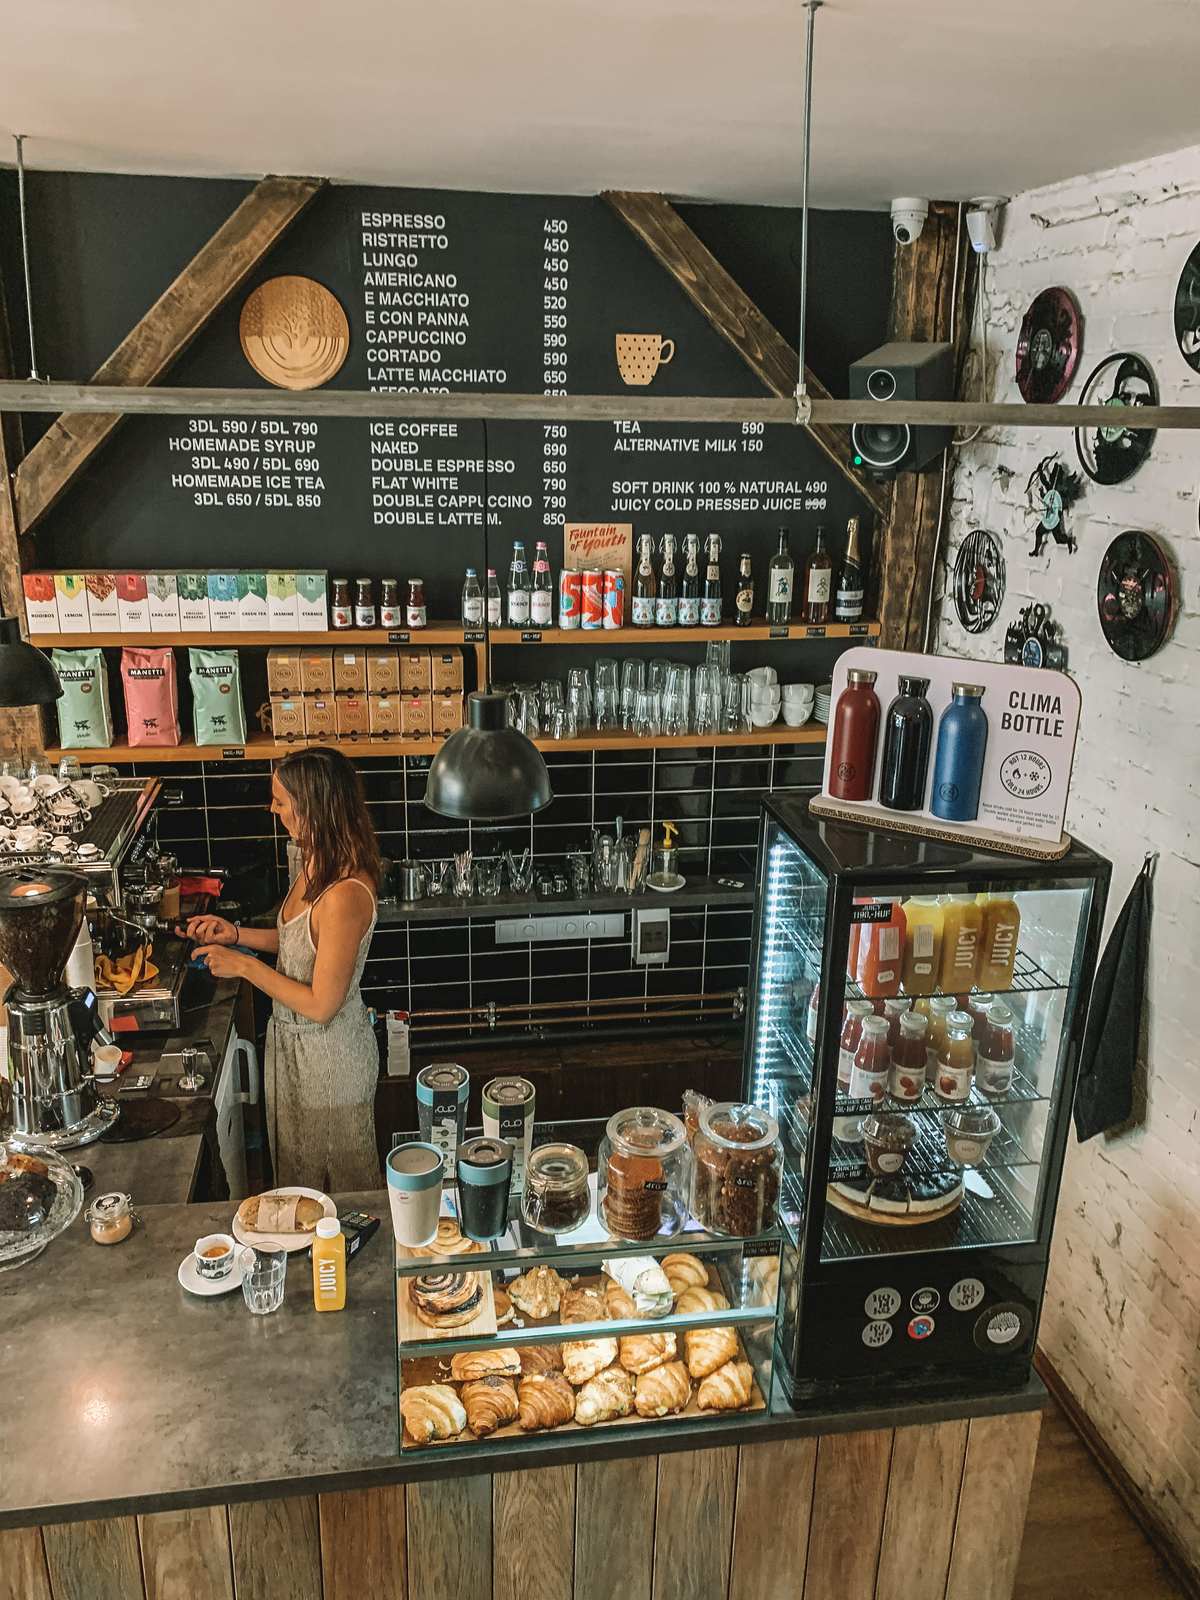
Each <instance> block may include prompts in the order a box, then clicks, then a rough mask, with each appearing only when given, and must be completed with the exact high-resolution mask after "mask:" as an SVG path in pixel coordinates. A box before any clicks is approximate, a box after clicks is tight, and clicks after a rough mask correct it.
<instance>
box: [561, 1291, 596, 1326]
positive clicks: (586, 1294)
mask: <svg viewBox="0 0 1200 1600" xmlns="http://www.w3.org/2000/svg"><path fill="white" fill-rule="evenodd" d="M558 1320H559V1321H560V1322H562V1323H569V1322H607V1321H608V1307H607V1305H606V1304H605V1303H604V1295H603V1293H602V1292H601V1291H600V1290H599V1289H564V1290H563V1296H562V1299H561V1300H560V1301H559V1303H558Z"/></svg>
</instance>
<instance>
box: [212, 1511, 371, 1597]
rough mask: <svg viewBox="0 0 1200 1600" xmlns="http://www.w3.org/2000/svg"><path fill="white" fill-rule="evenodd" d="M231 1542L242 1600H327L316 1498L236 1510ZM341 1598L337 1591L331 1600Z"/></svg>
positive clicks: (236, 1586)
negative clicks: (322, 1593)
mask: <svg viewBox="0 0 1200 1600" xmlns="http://www.w3.org/2000/svg"><path fill="white" fill-rule="evenodd" d="M325 1498H326V1500H327V1501H328V1500H330V1499H333V1498H335V1497H334V1496H331V1495H327V1496H326V1497H325ZM337 1498H339V1499H349V1496H348V1495H343V1496H338V1497H337ZM229 1542H230V1545H231V1547H232V1550H233V1581H234V1590H235V1593H236V1594H237V1600H322V1595H321V1519H320V1511H319V1509H318V1505H317V1497H316V1495H315V1494H298V1495H293V1496H292V1497H291V1498H290V1499H288V1500H247V1501H245V1502H243V1503H242V1504H241V1505H233V1506H230V1508H229ZM401 1544H402V1545H403V1541H401ZM401 1559H403V1549H401ZM335 1592H336V1591H334V1590H333V1589H332V1588H331V1590H330V1600H333V1596H334V1594H335ZM380 1592H381V1593H382V1591H380Z"/></svg>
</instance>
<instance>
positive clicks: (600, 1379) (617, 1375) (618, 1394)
mask: <svg viewBox="0 0 1200 1600" xmlns="http://www.w3.org/2000/svg"><path fill="white" fill-rule="evenodd" d="M632 1410H633V1379H632V1378H631V1377H630V1376H629V1374H628V1373H627V1372H622V1371H621V1369H620V1367H608V1368H607V1369H606V1370H605V1371H604V1372H598V1373H597V1374H596V1376H595V1377H594V1378H589V1379H588V1381H587V1382H586V1383H585V1384H584V1386H583V1388H582V1389H580V1391H579V1393H578V1394H577V1395H576V1396H575V1421H576V1422H577V1423H578V1424H579V1426H580V1427H581V1428H590V1427H591V1426H592V1425H593V1424H594V1423H597V1422H610V1421H611V1420H612V1419H613V1418H614V1417H627V1416H628V1415H629V1413H630V1412H631V1411H632Z"/></svg>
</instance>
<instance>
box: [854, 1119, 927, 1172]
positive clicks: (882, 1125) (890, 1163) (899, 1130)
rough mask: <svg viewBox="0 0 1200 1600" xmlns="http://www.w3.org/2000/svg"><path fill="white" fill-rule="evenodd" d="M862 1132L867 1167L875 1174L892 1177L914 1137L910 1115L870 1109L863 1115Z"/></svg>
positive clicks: (915, 1131) (905, 1159)
mask: <svg viewBox="0 0 1200 1600" xmlns="http://www.w3.org/2000/svg"><path fill="white" fill-rule="evenodd" d="M862 1134H863V1145H864V1147H865V1149H866V1155H867V1168H868V1170H869V1171H870V1172H871V1174H872V1175H873V1176H874V1177H876V1178H891V1177H894V1176H895V1174H896V1173H897V1172H899V1171H900V1169H901V1167H902V1166H903V1165H904V1163H905V1162H906V1161H907V1160H908V1152H909V1151H910V1150H911V1149H912V1147H913V1145H914V1144H915V1143H916V1139H917V1129H916V1125H915V1124H914V1123H913V1121H912V1118H911V1117H905V1116H901V1115H900V1114H899V1113H898V1112H895V1111H872V1112H871V1113H870V1115H869V1116H867V1117H864V1118H863V1125H862Z"/></svg>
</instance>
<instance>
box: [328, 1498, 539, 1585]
mask: <svg viewBox="0 0 1200 1600" xmlns="http://www.w3.org/2000/svg"><path fill="white" fill-rule="evenodd" d="M406 1496H407V1503H408V1568H409V1582H410V1594H411V1596H412V1600H418V1596H419V1597H420V1600H492V1479H491V1477H490V1476H489V1475H488V1474H486V1473H480V1474H479V1476H478V1477H470V1478H443V1479H441V1480H438V1481H435V1482H433V1483H410V1484H409V1485H408V1486H407V1489H406ZM528 1536H529V1537H530V1538H531V1539H534V1540H536V1539H537V1537H538V1527H537V1524H536V1523H534V1524H533V1526H532V1527H530V1529H529V1530H528ZM397 1592H398V1594H402V1593H403V1591H397ZM325 1600H329V1595H328V1592H327V1593H326V1597H325Z"/></svg>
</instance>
